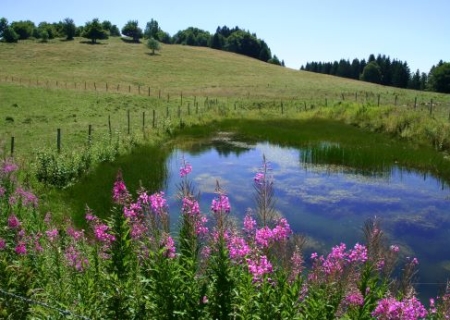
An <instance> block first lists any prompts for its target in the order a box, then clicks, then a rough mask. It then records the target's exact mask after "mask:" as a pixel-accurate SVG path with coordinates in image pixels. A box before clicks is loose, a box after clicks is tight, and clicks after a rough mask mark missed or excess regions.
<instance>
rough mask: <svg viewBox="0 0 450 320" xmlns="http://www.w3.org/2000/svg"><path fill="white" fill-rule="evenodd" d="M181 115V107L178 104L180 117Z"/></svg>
mask: <svg viewBox="0 0 450 320" xmlns="http://www.w3.org/2000/svg"><path fill="white" fill-rule="evenodd" d="M180 117H181V107H180V106H178V118H180Z"/></svg>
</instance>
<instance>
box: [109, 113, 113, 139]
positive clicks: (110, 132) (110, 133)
mask: <svg viewBox="0 0 450 320" xmlns="http://www.w3.org/2000/svg"><path fill="white" fill-rule="evenodd" d="M108 129H109V136H110V137H111V135H112V131H111V115H108Z"/></svg>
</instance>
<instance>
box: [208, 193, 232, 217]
mask: <svg viewBox="0 0 450 320" xmlns="http://www.w3.org/2000/svg"><path fill="white" fill-rule="evenodd" d="M211 210H212V211H213V212H214V213H230V211H231V207H230V200H229V199H228V197H227V196H226V195H224V194H220V195H219V196H218V197H217V198H215V199H213V201H212V204H211Z"/></svg>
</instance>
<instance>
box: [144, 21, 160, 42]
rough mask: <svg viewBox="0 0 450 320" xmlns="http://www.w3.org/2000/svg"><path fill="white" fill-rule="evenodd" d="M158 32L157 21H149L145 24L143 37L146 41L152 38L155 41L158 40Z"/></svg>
mask: <svg viewBox="0 0 450 320" xmlns="http://www.w3.org/2000/svg"><path fill="white" fill-rule="evenodd" d="M159 31H160V28H159V24H158V21H156V20H154V19H151V20H150V21H149V22H147V25H146V27H145V31H144V36H145V38H147V39H150V38H154V39H155V40H160V39H159V38H158V32H159Z"/></svg>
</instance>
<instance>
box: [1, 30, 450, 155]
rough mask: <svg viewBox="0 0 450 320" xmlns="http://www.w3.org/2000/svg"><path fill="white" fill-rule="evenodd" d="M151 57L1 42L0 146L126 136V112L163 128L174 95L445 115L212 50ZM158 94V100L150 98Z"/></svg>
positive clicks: (402, 98)
mask: <svg viewBox="0 0 450 320" xmlns="http://www.w3.org/2000/svg"><path fill="white" fill-rule="evenodd" d="M149 53H150V51H149V50H148V49H147V48H146V47H145V45H144V44H131V43H126V42H124V41H122V40H121V39H117V38H112V39H110V40H107V41H102V42H101V43H100V44H97V45H91V44H86V43H83V41H82V39H76V40H75V41H70V42H67V41H60V40H52V41H51V42H49V43H38V42H32V41H25V42H19V43H17V44H7V43H0V97H1V99H0V140H1V138H3V139H4V140H9V139H10V137H11V136H15V137H16V154H20V152H23V153H25V154H26V153H30V152H31V150H32V149H33V148H35V147H39V146H43V145H47V144H54V141H55V140H56V139H55V136H56V128H61V129H62V131H63V147H66V148H68V147H69V148H70V147H71V143H72V141H76V142H77V143H80V142H85V141H87V128H88V125H89V124H92V125H93V127H94V134H95V133H97V134H106V133H107V132H108V116H110V117H111V123H112V127H113V130H114V131H117V130H120V131H122V132H125V131H126V126H127V120H126V113H127V111H128V110H129V111H130V112H131V113H132V117H131V122H132V127H133V130H134V131H138V130H137V129H138V128H140V127H141V126H142V124H141V123H142V113H143V112H144V111H145V112H146V115H147V116H146V117H147V124H149V123H150V122H151V118H150V117H151V112H152V109H156V110H157V112H158V113H157V117H158V120H159V121H164V120H163V118H164V117H165V115H166V110H165V109H166V106H167V105H168V104H167V102H166V99H167V95H168V94H169V95H170V97H171V104H172V105H171V108H172V110H171V113H172V115H173V114H175V113H176V108H177V106H178V105H179V104H180V102H181V101H180V100H181V99H180V93H181V92H182V93H183V107H184V108H186V106H187V104H188V103H189V104H190V105H191V107H192V106H193V99H194V98H193V96H196V99H197V100H196V101H197V102H198V101H204V100H205V97H219V99H222V100H223V99H225V101H226V102H227V103H228V104H230V105H231V104H232V103H233V100H234V101H246V102H251V103H256V102H255V101H261V100H269V99H270V100H272V101H277V103H279V101H281V100H283V101H285V104H286V106H288V105H290V106H292V105H293V103H292V101H295V104H296V106H298V105H303V103H305V104H306V103H307V104H308V106H310V105H323V104H325V100H327V104H328V105H329V106H331V105H334V104H335V103H336V101H338V100H339V101H340V100H342V94H345V97H344V98H345V101H346V102H349V101H352V102H353V101H355V100H356V99H357V102H358V103H361V104H367V103H372V104H376V96H377V95H378V94H380V95H381V103H382V104H393V103H394V97H395V96H398V97H399V98H398V106H404V105H406V104H408V105H409V106H411V105H412V104H413V103H414V98H415V97H417V96H418V105H419V106H422V107H423V106H424V105H425V104H426V103H428V102H430V101H431V99H433V101H434V104H435V105H436V106H438V107H439V108H440V110H441V116H447V115H448V104H449V99H448V96H446V95H438V94H433V93H425V92H415V91H410V90H400V89H394V88H388V87H383V86H378V85H373V84H369V83H365V82H360V81H353V80H348V79H343V78H337V77H332V76H327V75H321V74H315V73H310V72H303V71H295V70H291V69H287V68H281V67H278V66H274V65H270V64H267V63H262V62H260V61H258V60H254V59H250V58H248V57H244V56H240V55H236V54H232V53H228V52H223V51H217V50H212V49H209V48H199V47H188V46H178V45H164V46H163V47H162V50H161V52H160V53H158V54H157V55H154V56H153V55H150V54H149ZM85 83H86V89H87V90H85V89H84V87H85ZM94 83H95V84H96V90H94ZM106 83H108V92H106ZM118 85H119V91H117V87H118ZM138 86H142V87H141V92H140V94H139V92H138ZM149 87H150V88H151V92H150V97H148V88H149ZM160 91H161V97H163V99H158V98H157V97H158V95H159V92H160ZM356 93H357V95H358V96H357V97H356V96H355V94H356ZM366 98H368V100H366ZM252 101H253V102H252ZM184 112H186V111H184ZM244 116H245V115H244ZM246 116H249V115H248V114H246ZM195 117H196V118H199V117H201V116H197V115H196V116H195ZM214 117H215V115H210V116H209V119H206V120H205V121H209V120H210V119H211V118H214ZM11 120H13V121H11ZM197 120H198V119H196V121H197ZM160 127H162V126H160ZM8 143H9V141H6V142H5V144H8Z"/></svg>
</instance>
